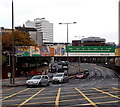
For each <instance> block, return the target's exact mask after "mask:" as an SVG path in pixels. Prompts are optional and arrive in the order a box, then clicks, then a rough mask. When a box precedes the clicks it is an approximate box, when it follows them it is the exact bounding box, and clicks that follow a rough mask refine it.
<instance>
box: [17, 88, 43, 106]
mask: <svg viewBox="0 0 120 107" xmlns="http://www.w3.org/2000/svg"><path fill="white" fill-rule="evenodd" d="M44 89H45V88H42V89H41V90H40V91H38V92H37V93H36V94H34V95H32V96H31V97H30V98H28V99H27V100H25V101H24V102H22V103H21V104H20V105H18V106H17V107H21V106H22V105H24V104H25V103H27V102H28V101H30V100H31V99H32V98H33V97H35V96H37V95H38V94H39V93H41V92H42V91H43V90H44Z"/></svg>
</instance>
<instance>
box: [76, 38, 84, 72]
mask: <svg viewBox="0 0 120 107" xmlns="http://www.w3.org/2000/svg"><path fill="white" fill-rule="evenodd" d="M75 37H79V40H80V38H81V37H84V36H75ZM78 46H80V43H79V45H78ZM78 59H79V62H78V63H79V71H80V63H81V61H80V56H79V58H78Z"/></svg>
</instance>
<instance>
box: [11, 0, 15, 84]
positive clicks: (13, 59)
mask: <svg viewBox="0 0 120 107" xmlns="http://www.w3.org/2000/svg"><path fill="white" fill-rule="evenodd" d="M13 32H14V8H13V0H12V55H13V58H12V63H13V64H12V75H11V76H12V85H14V84H15V50H14V48H15V45H14V35H13Z"/></svg>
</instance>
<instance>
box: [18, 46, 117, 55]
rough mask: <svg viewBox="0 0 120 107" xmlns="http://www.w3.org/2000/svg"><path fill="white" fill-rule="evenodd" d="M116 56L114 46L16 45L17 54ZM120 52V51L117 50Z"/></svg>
mask: <svg viewBox="0 0 120 107" xmlns="http://www.w3.org/2000/svg"><path fill="white" fill-rule="evenodd" d="M67 53H68V55H69V56H115V47H114V46H68V47H66V46H16V54H17V56H67ZM116 53H119V52H116Z"/></svg>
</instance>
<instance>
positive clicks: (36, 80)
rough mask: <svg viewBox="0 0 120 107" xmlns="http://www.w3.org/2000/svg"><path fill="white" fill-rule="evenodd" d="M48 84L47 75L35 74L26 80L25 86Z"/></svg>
mask: <svg viewBox="0 0 120 107" xmlns="http://www.w3.org/2000/svg"><path fill="white" fill-rule="evenodd" d="M42 85H44V86H49V77H48V76H47V75H36V76H33V77H32V78H31V79H30V80H27V81H26V86H27V87H30V86H42Z"/></svg>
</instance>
